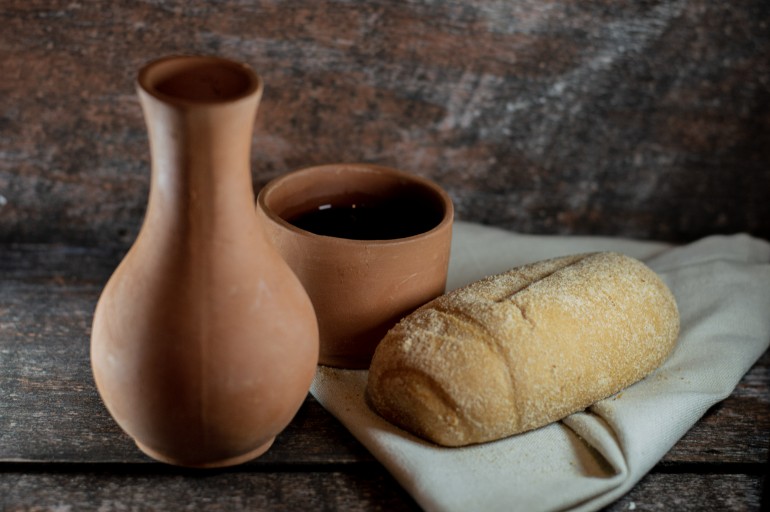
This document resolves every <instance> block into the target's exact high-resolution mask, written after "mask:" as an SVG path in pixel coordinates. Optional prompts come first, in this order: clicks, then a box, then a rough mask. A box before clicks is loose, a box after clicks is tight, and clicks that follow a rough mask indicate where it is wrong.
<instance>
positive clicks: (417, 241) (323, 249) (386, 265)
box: [257, 164, 454, 368]
mask: <svg viewBox="0 0 770 512" xmlns="http://www.w3.org/2000/svg"><path fill="white" fill-rule="evenodd" d="M356 208H357V209H356ZM324 210H327V212H324ZM327 213H328V214H329V215H330V217H328V218H325V217H324V215H326V214H327ZM359 214H360V218H358V219H357V220H356V221H354V223H355V222H358V224H356V225H354V226H353V227H354V228H358V229H359V231H358V232H355V233H352V234H351V233H344V232H343V233H340V232H338V231H335V230H337V229H340V228H341V229H344V228H346V227H350V226H347V223H348V221H349V219H348V217H350V216H351V215H353V216H354V217H355V216H359ZM314 215H315V216H317V218H315V224H313V216H314ZM303 216H304V217H305V220H307V218H308V216H309V218H310V222H311V224H310V225H308V224H307V223H305V224H302V222H301V221H303V219H302V217H303ZM257 217H258V218H259V219H260V220H261V222H262V223H263V224H264V226H265V228H266V232H267V235H268V238H269V239H270V240H271V241H272V242H273V244H274V246H275V247H276V248H277V249H278V252H279V253H280V254H281V255H282V256H283V258H284V259H285V260H286V262H287V263H288V264H289V266H290V267H291V268H292V270H293V271H294V273H295V274H296V275H297V277H299V279H300V282H301V283H302V284H303V286H304V287H305V290H306V291H307V293H308V295H309V296H310V299H311V301H312V303H313V307H314V308H315V312H316V316H317V318H318V326H319V331H320V357H319V363H320V364H323V365H328V366H337V367H342V368H367V367H368V366H369V363H370V361H371V358H372V355H373V353H374V349H375V348H376V346H377V344H378V343H379V341H380V340H381V339H382V337H383V336H384V335H385V333H386V332H387V331H388V329H390V328H391V327H392V326H393V325H395V324H396V322H398V320H399V319H401V318H402V317H404V316H405V315H407V314H408V313H410V312H411V311H413V310H414V309H416V308H417V307H419V306H421V305H422V304H424V303H426V302H428V301H429V300H431V299H433V298H435V297H437V296H438V295H440V294H442V293H443V292H444V289H445V286H446V277H447V268H448V265H449V252H450V244H451V238H452V222H453V217H454V208H453V206H452V201H451V199H450V198H449V196H448V195H447V193H446V192H445V191H444V190H443V189H442V188H441V187H439V186H438V185H436V184H435V183H433V182H432V181H430V180H427V179H425V178H422V177H419V176H416V175H413V174H409V173H406V172H402V171H398V170H395V169H390V168H386V167H380V166H375V165H369V164H333V165H324V166H318V167H310V168H306V169H302V170H299V171H295V172H292V173H289V174H286V175H283V176H281V177H278V178H276V179H274V180H273V181H271V182H270V183H268V184H267V185H266V186H265V187H264V188H263V189H262V190H261V191H260V193H259V196H258V197H257ZM341 218H342V220H340V219H341ZM295 224H300V225H302V226H303V227H298V226H297V225H295ZM314 231H315V232H314ZM319 233H326V234H319ZM354 237H355V238H354ZM361 238H365V239H361Z"/></svg>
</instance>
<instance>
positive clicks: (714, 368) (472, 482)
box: [311, 223, 770, 511]
mask: <svg viewBox="0 0 770 512" xmlns="http://www.w3.org/2000/svg"><path fill="white" fill-rule="evenodd" d="M597 250H614V251H618V252H623V253H626V254H628V255H630V256H634V257H637V258H640V259H643V260H646V262H647V263H648V264H649V265H650V266H651V267H652V268H653V269H654V270H655V271H656V272H658V273H659V275H661V277H662V278H663V279H664V280H665V281H666V283H667V284H668V285H669V287H670V288H671V289H672V291H673V292H674V295H675V296H676V298H677V302H678V304H679V309H680V314H681V321H682V330H681V336H680V339H679V341H678V344H677V346H676V348H675V350H674V352H673V354H672V355H671V356H670V358H669V359H668V360H667V361H666V362H665V363H664V364H663V366H662V367H661V368H659V369H658V370H657V371H656V372H655V373H653V374H652V375H650V376H648V377H647V378H646V379H644V380H642V381H640V382H638V383H637V384H635V385H633V386H631V387H629V388H628V389H626V390H624V391H622V392H621V393H618V394H617V395H616V396H613V397H610V398H608V399H606V400H603V401H601V402H599V403H597V404H595V405H594V406H592V407H590V408H589V409H587V410H586V411H584V412H580V413H576V414H573V415H572V416H570V417H568V418H566V419H564V420H563V421H561V422H557V423H553V424H551V425H548V426H546V427H543V428H541V429H538V430H535V431H532V432H528V433H525V434H521V435H517V436H512V437H509V438H506V439H503V440H500V441H495V442H491V443H486V444H482V445H476V446H470V447H464V448H442V447H438V446H436V445H433V444H430V443H428V442H425V441H422V440H420V439H418V438H416V437H414V436H412V435H410V434H408V433H406V432H404V431H402V430H400V429H398V428H396V427H394V426H392V425H391V424H389V423H387V422H385V421H384V420H382V419H381V418H380V417H379V416H377V415H376V414H374V413H373V412H372V411H371V410H370V409H369V408H368V407H367V405H366V403H365V402H364V395H363V393H364V388H365V386H366V377H367V372H366V371H360V370H359V371H351V370H334V369H331V368H325V367H319V370H318V373H317V375H316V378H315V381H314V382H313V386H312V389H311V392H312V394H313V395H314V396H315V398H316V399H317V400H318V401H319V402H320V403H321V404H322V405H323V406H324V407H325V408H326V409H327V410H329V411H330V412H331V413H332V414H333V415H334V416H336V417H337V418H338V419H339V420H340V421H341V422H342V423H343V424H344V425H345V426H346V427H347V428H348V429H349V430H350V431H351V432H352V433H353V435H354V436H355V437H356V438H358V439H359V440H360V441H361V443H363V444H364V445H365V446H366V447H367V448H368V449H369V450H370V451H371V452H372V453H373V454H374V456H375V457H377V459H378V460H380V461H381V462H382V464H383V465H384V466H385V467H386V468H388V470H389V471H390V472H391V473H392V474H393V475H394V477H395V478H396V479H397V480H398V481H399V482H400V483H401V485H403V487H404V488H405V489H406V490H407V491H408V492H409V493H410V494H411V495H412V496H413V497H414V499H415V500H416V501H417V502H418V503H419V504H420V505H421V506H422V507H423V508H424V509H426V510H428V511H439V510H440V511H467V510H484V511H492V510H528V511H536V510H564V509H569V510H595V509H598V508H600V507H602V506H605V505H607V504H609V503H611V502H613V501H615V500H616V499H618V498H619V497H621V496H622V495H623V494H625V493H626V492H628V491H629V490H630V489H631V488H632V487H633V486H634V485H635V484H636V483H637V482H638V481H639V480H640V479H641V478H642V477H643V476H644V475H645V474H646V473H647V472H648V471H649V470H650V468H652V467H653V466H654V465H655V464H656V463H657V461H658V460H660V459H661V457H663V455H665V453H666V452H667V451H668V450H669V449H670V448H671V447H672V446H673V445H674V443H676V441H677V440H678V439H679V438H680V437H681V436H682V435H684V433H685V432H687V430H688V429H689V428H690V427H691V426H692V425H693V424H694V423H695V422H696V421H698V419H699V418H700V417H701V416H702V415H703V414H704V413H705V412H706V410H707V409H708V408H709V407H710V406H712V405H713V404H715V403H717V402H719V401H720V400H723V399H724V398H726V397H727V396H729V395H730V393H731V392H732V390H733V389H734V387H735V385H736V384H737V383H738V382H739V380H740V379H741V377H742V376H743V375H744V373H745V372H746V371H748V369H749V368H750V367H751V365H752V364H753V363H754V362H755V361H756V359H757V358H758V357H759V356H760V355H762V353H763V352H764V351H765V350H766V349H767V347H768V344H769V343H770V314H769V313H770V244H769V243H767V242H765V241H763V240H758V239H754V238H751V237H748V236H745V235H736V236H729V237H723V236H714V237H709V238H705V239H703V240H700V241H698V242H695V243H692V244H690V245H686V246H681V247H671V246H668V245H665V244H661V243H654V242H652V243H650V242H640V241H631V240H618V239H607V238H592V237H555V236H553V237H551V236H525V235H518V234H514V233H509V232H505V231H502V230H499V229H494V228H489V227H482V226H479V225H473V224H468V223H457V225H456V228H455V235H454V242H453V246H452V251H453V252H452V258H451V263H450V274H449V284H448V288H450V289H452V288H455V287H458V286H461V285H463V284H466V283H468V282H471V281H474V280H476V279H478V278H480V277H482V276H484V275H487V274H491V273H497V272H501V271H503V270H507V269H509V268H511V267H514V266H517V265H520V264H524V263H529V262H532V261H535V260H539V259H543V258H550V257H554V256H559V255H564V254H570V253H579V252H586V251H597Z"/></svg>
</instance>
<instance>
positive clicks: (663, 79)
mask: <svg viewBox="0 0 770 512" xmlns="http://www.w3.org/2000/svg"><path fill="white" fill-rule="evenodd" d="M0 23H2V26H3V30H2V31H0V64H1V65H2V69H3V73H0V240H2V241H6V242H8V241H17V242H62V243H73V244H101V243H105V242H107V243H111V242H115V241H117V242H122V243H127V242H128V241H130V240H131V239H133V237H134V235H135V234H136V232H137V230H138V227H139V224H140V222H141V219H142V216H143V212H144V207H145V202H146V196H147V187H148V177H149V176H148V175H149V169H148V148H147V139H146V134H145V128H144V124H143V120H142V116H141V112H140V110H139V106H138V103H137V101H136V99H135V97H134V90H133V80H134V75H135V73H136V70H137V69H138V68H139V66H141V65H142V64H143V63H144V62H146V61H147V60H149V59H152V58H155V57H159V56H162V55H166V54H170V53H205V54H218V55H223V56H227V57H231V58H234V59H238V60H243V61H246V62H248V63H250V64H252V65H253V66H254V67H255V68H256V69H257V70H258V71H259V72H260V73H261V74H262V76H263V78H264V80H265V82H266V86H267V87H266V92H265V96H264V101H263V104H262V107H261V109H260V113H259V116H258V119H257V130H256V135H255V138H254V145H253V158H252V160H253V173H254V182H255V187H257V188H259V187H260V186H261V185H262V184H264V183H265V182H266V181H267V180H268V179H270V178H272V177H274V176H277V175H278V174H281V173H284V172H287V171H289V170H291V169H295V168H298V167H303V166H307V165H312V164H320V163H330V162H335V161H361V160H363V161H370V162H376V163H380V164H385V165H391V166H395V167H398V168H402V169H405V170H408V171H411V172H415V173H418V174H422V175H426V176H430V177H433V178H434V179H435V180H437V181H438V182H439V183H440V184H442V185H443V186H444V187H446V188H447V189H448V190H449V192H450V194H451V195H452V197H453V198H454V200H455V202H456V206H457V212H458V215H459V216H460V217H462V218H465V219H468V220H474V221H479V222H484V223H488V224H493V225H498V226H503V227H506V228H509V229H514V230H519V231H524V232H531V233H593V234H610V235H625V236H633V237H639V238H658V239H667V240H676V241H687V240H691V239H694V238H697V237H700V236H703V235H706V234H712V233H716V232H735V231H748V232H750V233H752V234H755V235H758V236H762V237H766V238H768V237H770V224H768V223H767V222H766V219H767V218H768V217H770V202H768V201H767V200H766V197H767V193H768V191H769V190H770V165H768V164H769V163H770V144H769V143H768V142H770V60H769V59H767V55H768V52H769V51H770V28H769V27H770V26H769V25H768V23H770V4H768V2H766V1H765V0H741V1H736V2H713V1H710V0H663V1H638V2H637V1H621V2H616V1H615V2H610V1H606V0H596V1H591V2H572V1H568V0H552V1H547V2H542V1H541V0H521V1H517V2H505V1H499V0H484V1H481V2H471V1H460V0H442V1H429V0H399V1H394V2H385V1H382V0H363V1H360V2H350V1H346V0H321V1H313V2H310V1H289V2H273V1H267V0H261V1H256V2H238V1H235V0H225V1H218V2H213V1H206V0H193V1H189V2H182V1H178V0H174V1H164V2H136V1H134V2H117V3H116V2H87V3H86V2H77V1H70V0H5V1H4V2H3V3H2V5H1V6H0Z"/></svg>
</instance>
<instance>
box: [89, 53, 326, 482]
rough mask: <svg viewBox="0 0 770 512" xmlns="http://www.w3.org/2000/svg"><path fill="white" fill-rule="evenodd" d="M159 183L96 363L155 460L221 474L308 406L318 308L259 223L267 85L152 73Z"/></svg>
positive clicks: (209, 61)
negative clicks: (253, 153)
mask: <svg viewBox="0 0 770 512" xmlns="http://www.w3.org/2000/svg"><path fill="white" fill-rule="evenodd" d="M137 89H138V94H139V98H140V101H141V104H142V107H143V111H144V115H145V119H146V121H147V127H148V130H149V138H150V148H151V157H152V183H151V188H150V197H149V204H148V207H147V212H146V216H145V220H144V223H143V225H142V228H141V230H140V232H139V235H138V237H137V239H136V241H135V242H134V244H133V246H132V247H131V249H130V251H129V252H128V253H127V255H126V257H125V258H124V260H123V261H122V262H121V263H120V265H119V266H118V268H117V269H116V270H115V272H114V274H113V275H112V277H111V278H110V280H109V281H108V283H107V285H106V287H105V289H104V291H103V293H102V295H101V297H100V300H99V303H98V305H97V308H96V312H95V318H94V323H93V330H92V342H91V359H92V366H93V372H94V377H95V380H96V384H97V387H98V389H99V392H100V394H101V396H102V399H103V400H104V403H105V404H106V406H107V408H108V409H109V411H110V413H111V414H112V416H113V417H114V418H115V420H116V421H117V422H118V424H120V426H121V427H122V428H123V429H124V430H125V431H126V432H127V433H128V434H129V435H131V436H132V437H133V438H134V440H135V441H136V443H137V445H138V446H139V447H140V448H141V449H142V450H143V451H144V452H145V453H147V454H148V455H150V456H152V457H154V458H156V459H159V460H161V461H165V462H168V463H172V464H178V465H184V466H195V467H217V466H226V465H232V464H237V463H240V462H244V461H246V460H248V459H251V458H253V457H256V456H258V455H260V454H262V453H263V452H265V451H266V450H267V449H268V448H269V447H270V445H271V443H272V442H273V440H274V438H275V436H276V435H277V434H278V433H279V432H281V431H282V430H283V429H284V428H285V426H286V425H287V424H288V423H289V421H290V420H291V419H292V417H293V416H294V415H295V413H296V411H297V410H298V408H299V406H300V405H301V404H302V402H303V400H304V399H305V397H306V394H307V391H308V389H309V387H310V382H311V380H312V378H313V375H314V371H315V367H316V363H317V358H318V328H317V324H316V320H315V315H314V312H313V309H312V304H311V302H310V300H309V298H308V296H307V294H306V293H305V291H304V290H303V289H302V286H301V284H300V283H299V281H298V280H297V278H296V276H295V275H294V274H293V273H292V272H291V270H290V269H289V267H288V266H287V265H286V263H285V262H284V261H283V260H282V259H281V257H280V255H279V254H278V253H277V252H276V251H275V250H274V249H273V248H272V246H271V244H270V243H269V241H268V240H267V238H266V237H265V234H264V230H263V228H262V226H261V225H260V223H258V222H257V219H256V217H255V215H254V194H253V189H252V184H251V175H250V169H249V158H250V156H249V152H250V144H251V137H252V127H253V122H254V118H255V115H256V111H257V107H258V105H259V101H260V97H261V93H262V83H261V80H260V79H259V77H258V76H257V75H256V74H255V73H254V72H253V71H251V70H250V69H249V68H248V67H246V66H244V65H242V64H239V63H236V62H231V61H227V60H223V59H218V58H214V57H170V58H165V59H161V60H159V61H155V62H152V63H150V64H148V65H147V66H146V67H144V68H143V69H142V70H141V71H140V73H139V77H138V86H137Z"/></svg>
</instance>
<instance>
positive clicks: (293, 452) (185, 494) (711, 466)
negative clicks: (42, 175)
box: [0, 244, 770, 511]
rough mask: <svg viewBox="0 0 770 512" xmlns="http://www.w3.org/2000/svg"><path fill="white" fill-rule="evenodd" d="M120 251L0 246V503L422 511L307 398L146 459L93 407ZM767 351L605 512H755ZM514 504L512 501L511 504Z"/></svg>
mask: <svg viewBox="0 0 770 512" xmlns="http://www.w3.org/2000/svg"><path fill="white" fill-rule="evenodd" d="M121 257H122V250H120V249H104V248H83V247H73V246H64V245H46V244H42V245H30V244H27V245H11V244H6V245H0V391H1V393H0V510H3V511H6V510H8V511H10V510H13V511H17V510H36V511H39V510H52V511H54V510H56V511H60V510H68V511H69V510H72V511H75V510H78V511H82V510H100V511H111V510H227V511H232V510H418V509H419V507H418V506H417V505H416V504H415V502H414V501H413V500H412V499H411V498H410V496H409V495H408V494H406V492H405V491H404V490H403V489H401V487H400V486H399V485H398V484H397V483H396V481H395V480H394V479H393V478H392V477H391V476H390V475H389V474H388V472H387V471H386V470H385V469H384V468H383V466H382V465H381V464H380V463H379V462H377V460H376V459H374V457H373V456H372V455H371V454H369V453H368V452H367V450H366V449H365V448H364V447H363V446H362V445H361V444H359V443H358V441H356V440H355V439H354V438H353V437H352V435H350V433H349V432H348V431H347V430H346V429H345V428H344V427H343V426H342V425H341V424H340V423H339V422H338V421H337V420H336V419H335V418H334V417H332V416H331V415H330V414H329V413H328V412H326V411H325V410H324V409H323V408H322V407H321V406H320V405H319V404H318V403H317V402H316V401H315V400H314V399H313V398H312V397H311V396H308V398H307V400H306V401H305V403H304V405H303V406H302V408H301V409H300V411H299V413H298V414H297V416H296V417H295V419H294V420H293V421H292V423H291V424H290V425H289V427H288V428H287V429H286V430H285V431H284V432H283V433H282V434H281V435H280V436H279V437H278V439H277V440H276V443H275V445H274V446H273V447H272V448H271V449H270V450H269V451H268V452H267V453H266V454H265V455H263V456H262V457H261V458H259V459H257V460H254V461H252V462H249V463H246V464H243V465H241V466H237V467H233V468H227V469H221V470H205V471H201V470H189V469H180V468H176V467H172V466H168V465H164V464H160V463H157V462H154V461H152V460H151V459H149V458H147V457H145V456H144V455H142V454H141V453H140V452H139V451H138V450H137V449H136V447H135V446H134V445H133V443H132V441H131V440H130V439H129V438H128V437H127V436H126V435H125V434H124V433H122V431H121V430H120V429H119V428H118V427H117V425H116V424H115V423H114V422H113V421H112V419H111V418H110V416H109V414H108V413H107V411H106V410H105V408H104V407H103V405H102V403H101V401H100V399H99V396H98V394H97V392H96V388H95V387H94V384H93V381H92V378H91V371H90V365H89V333H90V324H91V319H92V313H93V309H94V306H95V303H96V300H97V298H98V296H99V293H100V291H101V289H102V287H103V285H104V282H105V281H106V279H107V278H108V277H109V275H110V273H111V272H112V270H113V269H114V267H115V265H116V264H117V263H118V261H119V260H120V258H121ZM769 402H770V356H768V354H767V353H766V354H765V355H764V356H763V357H762V358H760V360H759V361H758V362H757V364H756V365H755V366H754V367H753V368H752V369H751V371H750V372H749V373H748V374H747V375H746V376H745V377H744V378H743V380H742V381H741V382H740V384H739V385H738V387H737V388H736V389H735V391H734V392H733V394H732V395H731V396H730V397H729V398H728V399H726V400H725V401H724V402H722V403H720V404H718V405H716V406H715V407H713V408H712V409H711V410H710V411H709V412H708V413H707V414H706V415H705V416H704V417H703V418H702V419H701V421H700V422H698V423H697V424H696V425H695V427H694V428H693V429H692V430H691V431H690V432H689V433H688V434H687V435H686V436H685V437H684V438H683V439H682V440H680V441H679V442H678V443H677V444H676V446H674V448H673V449H672V450H671V451H670V452H669V453H668V454H667V455H666V456H665V457H664V458H663V460H662V461H661V462H660V463H659V464H658V465H657V466H656V467H654V468H653V470H652V471H651V472H650V473H649V474H648V475H647V476H646V477H645V478H644V479H643V480H642V481H641V482H640V483H639V484H638V485H637V486H636V487H635V488H634V489H633V490H632V491H631V492H630V493H629V494H627V495H626V496H624V497H623V498H622V499H621V500H619V501H618V502H616V503H614V504H613V505H611V506H610V507H609V509H608V510H613V511H620V510H699V511H704V510H706V511H708V510H714V511H716V510H760V509H761V508H762V506H763V505H764V506H765V507H766V506H767V505H768V504H770V502H769V501H768V448H769V445H770V407H769V405H770V404H769ZM512 508H513V507H512Z"/></svg>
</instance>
